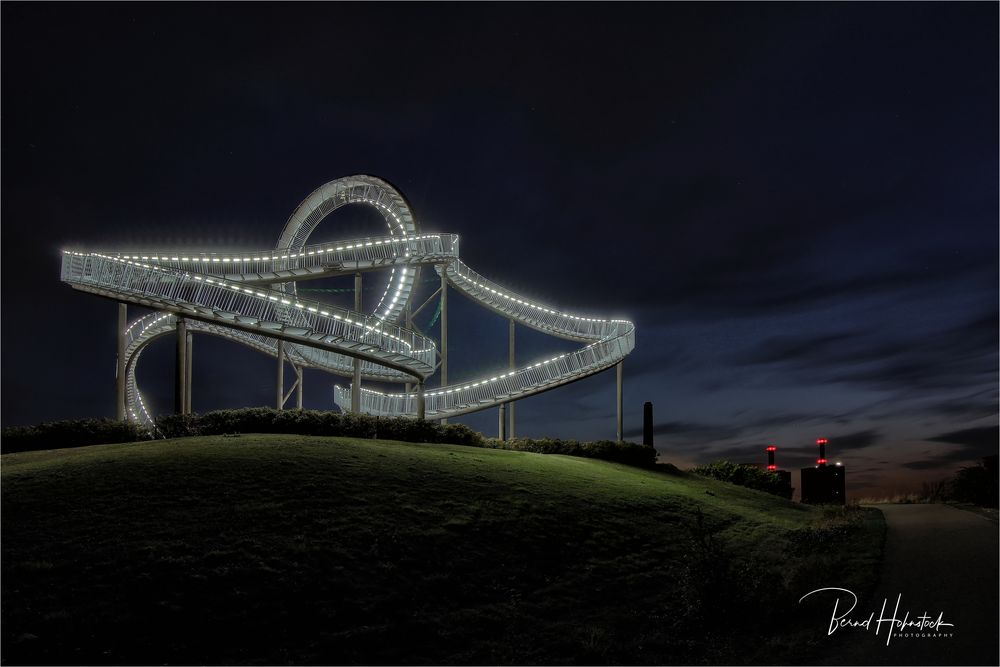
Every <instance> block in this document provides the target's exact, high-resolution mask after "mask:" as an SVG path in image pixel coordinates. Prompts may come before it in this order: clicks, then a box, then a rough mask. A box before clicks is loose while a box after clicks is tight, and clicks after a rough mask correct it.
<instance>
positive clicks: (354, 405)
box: [351, 271, 361, 414]
mask: <svg viewBox="0 0 1000 667" xmlns="http://www.w3.org/2000/svg"><path fill="white" fill-rule="evenodd" d="M354 312H356V313H360V312H361V272H360V271H358V272H357V273H355V274H354ZM351 412H353V413H354V414H358V413H359V412H361V360H360V359H357V358H355V359H354V378H353V379H352V381H351Z"/></svg>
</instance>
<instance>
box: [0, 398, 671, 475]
mask: <svg viewBox="0 0 1000 667" xmlns="http://www.w3.org/2000/svg"><path fill="white" fill-rule="evenodd" d="M155 432H156V435H158V436H160V437H165V438H183V437H188V436H195V435H226V434H234V433H292V434H297V435H324V436H342V437H350V438H380V439H383V440H401V441H404V442H430V443H447V444H453V445H466V446H469V447H488V448H492V449H510V450H516V451H525V452H537V453H540V454H565V455H567V456H582V457H587V458H595V459H604V460H607V461H615V462H617V463H625V464H628V465H635V466H651V465H654V464H655V463H656V450H655V449H653V448H652V447H646V446H644V445H637V444H635V443H631V442H612V441H610V440H600V441H597V442H583V443H581V442H577V441H576V440H556V439H549V438H544V439H540V440H533V439H530V438H512V439H510V440H507V441H502V440H496V439H494V438H486V437H484V436H483V435H482V434H480V433H477V432H476V431H473V430H472V429H470V428H469V427H468V426H465V425H464V424H444V425H442V424H439V423H438V422H432V421H421V420H417V419H411V418H408V417H374V416H372V415H358V414H353V413H340V412H326V411H321V410H275V409H274V408H242V409H238V410H217V411H215V412H206V413H205V414H200V415H199V414H193V415H165V416H162V417H159V418H157V420H156V429H155ZM151 437H153V434H152V433H151V432H150V431H148V430H147V429H145V428H143V427H141V426H137V425H135V424H132V423H126V422H118V421H114V420H111V419H84V420H76V421H64V422H52V423H48V424H40V425H38V426H26V427H15V428H8V429H4V431H3V440H2V451H3V452H4V453H8V452H20V451H27V450H35V449H56V448H61V447H79V446H83V445H96V444H104V443H107V444H110V443H115V442H134V441H137V440H147V439H149V438H151Z"/></svg>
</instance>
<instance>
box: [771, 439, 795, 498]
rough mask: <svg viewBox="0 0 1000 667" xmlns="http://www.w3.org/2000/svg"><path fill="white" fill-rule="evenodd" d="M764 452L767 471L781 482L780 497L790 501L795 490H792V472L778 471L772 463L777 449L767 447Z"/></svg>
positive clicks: (772, 446)
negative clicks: (782, 496)
mask: <svg viewBox="0 0 1000 667" xmlns="http://www.w3.org/2000/svg"><path fill="white" fill-rule="evenodd" d="M764 451H766V452H767V471H768V472H772V473H774V474H775V475H777V476H778V479H779V480H781V485H782V491H783V493H782V495H784V496H785V497H786V498H788V499H791V497H792V493H793V492H794V491H795V489H793V488H792V472H791V471H790V470H778V466H777V464H776V463H775V462H774V455H775V452H777V451H778V448H777V447H775V446H774V445H768V446H767V447H766V448H765V449H764Z"/></svg>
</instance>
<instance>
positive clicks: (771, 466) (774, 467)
mask: <svg viewBox="0 0 1000 667" xmlns="http://www.w3.org/2000/svg"><path fill="white" fill-rule="evenodd" d="M767 469H768V470H777V469H778V466H776V465H769V466H767Z"/></svg>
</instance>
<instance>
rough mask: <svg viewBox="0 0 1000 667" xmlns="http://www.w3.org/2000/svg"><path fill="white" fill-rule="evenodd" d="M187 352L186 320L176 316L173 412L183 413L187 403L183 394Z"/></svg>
mask: <svg viewBox="0 0 1000 667" xmlns="http://www.w3.org/2000/svg"><path fill="white" fill-rule="evenodd" d="M186 352H187V322H185V321H184V318H183V317H178V318H177V356H176V359H175V363H174V414H178V415H182V414H184V406H185V405H186V404H187V397H186V396H185V392H184V386H185V384H186V383H185V376H186V375H187V363H186V362H185V360H184V357H185V356H186V354H185V353H186Z"/></svg>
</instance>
